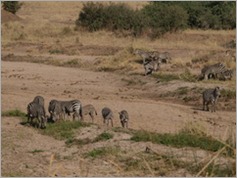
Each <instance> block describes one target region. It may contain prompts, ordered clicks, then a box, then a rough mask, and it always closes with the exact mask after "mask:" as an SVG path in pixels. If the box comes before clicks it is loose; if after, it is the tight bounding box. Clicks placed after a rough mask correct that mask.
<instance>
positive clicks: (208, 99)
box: [134, 49, 234, 112]
mask: <svg viewBox="0 0 237 178" xmlns="http://www.w3.org/2000/svg"><path fill="white" fill-rule="evenodd" d="M228 52H229V51H228ZM226 53H227V52H226ZM134 54H136V55H139V56H141V57H142V60H143V66H144V69H145V75H148V74H152V72H154V71H158V69H160V65H161V64H162V63H171V56H170V53H169V52H163V53H160V52H157V51H150V52H149V51H144V50H141V49H135V50H134ZM233 75H234V70H233V69H228V68H226V66H225V64H224V63H221V62H219V63H216V64H212V65H209V66H204V68H203V69H202V70H201V74H200V75H199V77H198V80H203V79H204V80H208V79H219V80H227V79H229V80H231V79H232V77H233ZM202 96H203V97H202V99H203V110H208V111H209V107H208V105H209V104H211V105H212V109H211V112H215V111H216V107H215V105H216V103H217V100H218V98H219V97H220V96H221V94H220V87H215V88H214V89H207V90H205V91H204V92H203V93H202ZM205 108H206V109H205Z"/></svg>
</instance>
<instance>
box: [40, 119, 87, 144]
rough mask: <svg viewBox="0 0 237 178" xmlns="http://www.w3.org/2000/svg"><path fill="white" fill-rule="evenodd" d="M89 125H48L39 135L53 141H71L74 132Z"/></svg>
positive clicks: (69, 123) (82, 123) (75, 123)
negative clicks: (49, 137) (46, 136)
mask: <svg viewBox="0 0 237 178" xmlns="http://www.w3.org/2000/svg"><path fill="white" fill-rule="evenodd" d="M89 125H90V124H88V123H84V122H80V121H65V122H56V123H49V124H47V126H46V129H44V130H41V133H43V134H45V135H49V136H52V137H54V138H55V139H59V140H64V139H73V137H74V130H75V129H79V128H82V127H87V126H89Z"/></svg>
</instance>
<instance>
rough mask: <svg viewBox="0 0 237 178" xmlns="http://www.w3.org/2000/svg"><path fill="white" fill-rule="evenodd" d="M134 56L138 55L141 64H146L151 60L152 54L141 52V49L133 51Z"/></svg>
mask: <svg viewBox="0 0 237 178" xmlns="http://www.w3.org/2000/svg"><path fill="white" fill-rule="evenodd" d="M134 54H137V55H140V56H141V57H142V60H143V64H144V63H146V62H150V61H151V59H152V52H148V51H143V50H141V49H135V50H134Z"/></svg>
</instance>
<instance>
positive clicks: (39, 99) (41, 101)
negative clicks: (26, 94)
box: [33, 96, 44, 106]
mask: <svg viewBox="0 0 237 178" xmlns="http://www.w3.org/2000/svg"><path fill="white" fill-rule="evenodd" d="M33 102H35V103H38V104H40V105H42V106H44V98H43V97H42V96H36V97H35V98H34V100H33Z"/></svg>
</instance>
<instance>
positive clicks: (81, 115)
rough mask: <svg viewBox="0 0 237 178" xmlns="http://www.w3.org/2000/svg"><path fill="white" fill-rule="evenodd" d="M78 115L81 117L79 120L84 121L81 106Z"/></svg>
mask: <svg viewBox="0 0 237 178" xmlns="http://www.w3.org/2000/svg"><path fill="white" fill-rule="evenodd" d="M79 115H80V117H81V120H82V121H84V116H83V113H82V106H81V107H80V109H79Z"/></svg>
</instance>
